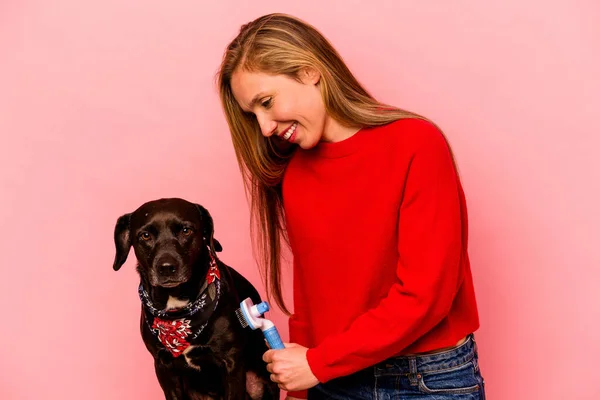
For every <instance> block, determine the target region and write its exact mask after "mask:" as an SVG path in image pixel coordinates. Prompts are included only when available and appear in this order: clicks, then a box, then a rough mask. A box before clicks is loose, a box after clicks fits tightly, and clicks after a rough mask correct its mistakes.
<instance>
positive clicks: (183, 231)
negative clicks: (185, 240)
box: [181, 227, 192, 236]
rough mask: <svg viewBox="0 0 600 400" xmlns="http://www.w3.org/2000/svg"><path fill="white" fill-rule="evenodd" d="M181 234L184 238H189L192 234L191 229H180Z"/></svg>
mask: <svg viewBox="0 0 600 400" xmlns="http://www.w3.org/2000/svg"><path fill="white" fill-rule="evenodd" d="M181 233H183V235H184V236H190V235H191V234H192V229H191V228H187V227H184V228H183V229H181Z"/></svg>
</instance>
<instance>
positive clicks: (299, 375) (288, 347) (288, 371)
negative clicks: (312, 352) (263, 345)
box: [263, 343, 319, 399]
mask: <svg viewBox="0 0 600 400" xmlns="http://www.w3.org/2000/svg"><path fill="white" fill-rule="evenodd" d="M284 346H285V348H284V349H279V350H267V351H266V352H265V354H264V355H263V360H264V361H265V362H266V363H267V371H269V372H270V373H271V380H272V381H273V382H275V383H277V384H278V385H279V388H280V389H283V390H285V391H288V392H293V391H296V390H305V389H310V388H311V387H313V386H316V385H317V384H318V383H319V380H318V379H317V378H316V377H315V376H314V375H313V373H312V371H311V369H310V366H309V365H308V361H307V360H306V352H307V351H308V348H306V347H303V346H300V345H299V344H296V343H284ZM287 398H288V399H294V398H293V397H287Z"/></svg>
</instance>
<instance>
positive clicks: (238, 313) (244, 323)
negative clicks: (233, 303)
mask: <svg viewBox="0 0 600 400" xmlns="http://www.w3.org/2000/svg"><path fill="white" fill-rule="evenodd" d="M235 315H236V316H237V318H238V320H239V321H240V324H241V325H242V328H246V327H247V326H248V321H246V318H244V313H243V311H242V309H241V308H238V309H237V310H235Z"/></svg>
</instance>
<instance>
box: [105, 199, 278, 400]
mask: <svg viewBox="0 0 600 400" xmlns="http://www.w3.org/2000/svg"><path fill="white" fill-rule="evenodd" d="M114 235H115V246H116V256H115V261H114V265H113V268H114V269H115V271H116V270H118V269H119V268H121V266H122V265H123V263H125V261H126V260H127V256H128V254H129V251H130V248H131V246H133V249H134V251H135V255H136V258H137V261H138V267H137V271H138V273H139V275H140V281H141V282H140V286H139V290H138V291H139V295H140V299H141V300H142V313H141V326H140V329H141V333H142V338H143V340H144V343H145V345H146V348H147V349H148V351H149V352H150V353H151V354H152V356H153V357H154V366H155V370H156V376H157V377H158V380H159V382H160V385H161V387H162V389H163V391H164V393H165V398H166V399H167V400H188V399H189V400H192V399H228V400H242V399H279V388H278V387H277V385H276V384H274V383H273V382H272V381H271V380H270V379H269V372H268V371H267V370H266V365H265V363H264V361H263V360H262V355H263V353H264V352H265V351H266V350H267V346H266V344H265V341H264V338H263V336H262V333H261V332H260V330H256V331H252V330H251V329H248V328H247V329H244V328H242V326H241V325H240V322H239V321H238V319H237V317H236V315H235V310H236V309H237V308H239V303H240V301H241V300H244V299H245V298H247V297H250V298H251V299H252V301H253V302H254V303H255V304H257V303H259V302H261V299H260V296H259V294H258V292H257V291H256V289H255V288H254V287H253V286H252V284H251V283H250V282H248V280H246V279H245V278H244V277H243V276H242V275H240V274H239V273H238V272H237V271H235V270H234V269H233V268H231V267H229V266H227V265H225V264H224V263H223V262H221V261H220V260H219V259H218V258H217V256H216V252H217V251H221V250H222V248H221V244H220V243H219V242H218V241H217V240H216V239H215V238H213V220H212V217H211V215H210V214H209V212H208V211H207V210H206V209H205V208H204V207H202V206H201V205H199V204H194V203H190V202H188V201H185V200H183V199H176V198H174V199H160V200H155V201H151V202H148V203H145V204H143V205H142V206H141V207H139V208H138V209H137V210H135V211H134V212H132V213H129V214H125V215H123V216H121V217H120V218H119V219H118V220H117V224H116V226H115V232H114Z"/></svg>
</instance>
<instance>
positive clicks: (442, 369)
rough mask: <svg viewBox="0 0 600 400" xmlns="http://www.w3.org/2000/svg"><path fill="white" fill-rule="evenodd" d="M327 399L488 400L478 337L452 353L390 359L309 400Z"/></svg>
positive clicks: (325, 386) (316, 391)
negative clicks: (481, 367)
mask: <svg viewBox="0 0 600 400" xmlns="http://www.w3.org/2000/svg"><path fill="white" fill-rule="evenodd" d="M324 399H334V400H355V399H356V400H358V399H361V400H362V399H364V400H366V399H376V400H391V399H398V400H400V399H411V400H450V399H452V400H485V392H484V382H483V378H482V376H481V372H480V371H479V363H478V355H477V344H476V343H475V337H474V335H473V334H471V335H469V337H468V339H467V341H466V342H464V343H462V344H461V345H459V346H456V347H453V348H451V349H449V350H444V351H440V352H436V353H431V354H426V355H420V356H419V355H417V356H406V357H394V358H390V359H387V360H385V361H383V362H381V363H379V364H376V365H375V366H373V367H370V368H366V369H364V370H362V371H359V372H356V373H354V374H352V375H349V376H344V377H341V378H337V379H332V380H331V381H329V382H326V383H321V384H319V385H317V386H315V387H314V388H312V389H310V390H309V391H308V400H324Z"/></svg>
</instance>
